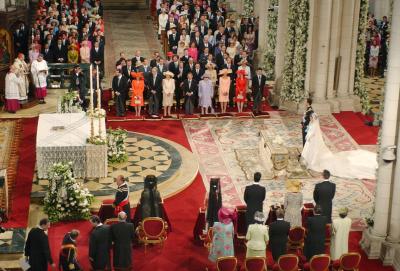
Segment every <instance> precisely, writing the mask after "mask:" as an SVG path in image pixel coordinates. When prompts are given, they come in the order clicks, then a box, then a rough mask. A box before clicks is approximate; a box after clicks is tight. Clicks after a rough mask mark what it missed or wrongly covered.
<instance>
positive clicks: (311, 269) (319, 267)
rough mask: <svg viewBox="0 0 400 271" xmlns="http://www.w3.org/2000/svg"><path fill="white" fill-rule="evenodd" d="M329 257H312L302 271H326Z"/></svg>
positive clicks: (322, 255) (321, 255)
mask: <svg viewBox="0 0 400 271" xmlns="http://www.w3.org/2000/svg"><path fill="white" fill-rule="evenodd" d="M330 263H331V257H330V256H329V255H327V254H320V255H314V256H313V257H312V258H311V260H310V262H308V263H306V264H305V265H304V271H328V270H329V266H330Z"/></svg>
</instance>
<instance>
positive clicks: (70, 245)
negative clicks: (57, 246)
mask: <svg viewBox="0 0 400 271" xmlns="http://www.w3.org/2000/svg"><path fill="white" fill-rule="evenodd" d="M78 236H79V231H78V230H72V231H70V232H68V233H67V234H66V235H65V236H64V239H63V241H62V246H61V251H60V260H59V265H60V267H61V268H62V270H63V271H72V270H82V268H81V267H80V265H79V263H78V259H77V247H76V238H77V237H78Z"/></svg>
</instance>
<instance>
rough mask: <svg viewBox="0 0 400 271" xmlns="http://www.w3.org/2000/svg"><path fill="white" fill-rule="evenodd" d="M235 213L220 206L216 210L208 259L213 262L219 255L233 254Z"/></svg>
mask: <svg viewBox="0 0 400 271" xmlns="http://www.w3.org/2000/svg"><path fill="white" fill-rule="evenodd" d="M235 219H236V214H235V213H234V212H233V211H231V210H230V209H228V208H225V207H222V208H221V209H219V211H218V220H219V222H215V223H214V225H213V240H212V247H211V250H210V254H209V255H208V259H209V260H210V261H212V262H215V261H216V260H217V259H218V258H219V257H225V256H234V255H235V253H234V250H233V234H234V230H233V221H234V220H235Z"/></svg>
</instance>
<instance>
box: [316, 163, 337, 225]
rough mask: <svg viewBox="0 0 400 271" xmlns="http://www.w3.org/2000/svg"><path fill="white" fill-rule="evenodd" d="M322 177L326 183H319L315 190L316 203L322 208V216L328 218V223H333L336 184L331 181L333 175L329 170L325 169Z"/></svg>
mask: <svg viewBox="0 0 400 271" xmlns="http://www.w3.org/2000/svg"><path fill="white" fill-rule="evenodd" d="M322 176H323V177H324V181H323V182H321V183H317V184H316V185H315V188H314V194H313V196H314V201H315V203H316V204H317V205H319V206H321V209H322V215H323V216H325V217H326V218H327V221H328V223H332V200H333V198H334V197H335V192H336V184H334V183H332V182H331V181H330V180H329V178H330V177H331V173H330V172H329V171H328V170H326V169H325V170H324V171H323V172H322Z"/></svg>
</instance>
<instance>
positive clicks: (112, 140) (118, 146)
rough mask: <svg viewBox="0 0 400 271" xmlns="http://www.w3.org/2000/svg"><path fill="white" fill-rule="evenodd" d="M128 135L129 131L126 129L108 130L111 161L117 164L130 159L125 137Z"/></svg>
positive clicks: (109, 159) (108, 154)
mask: <svg viewBox="0 0 400 271" xmlns="http://www.w3.org/2000/svg"><path fill="white" fill-rule="evenodd" d="M127 137H128V133H127V131H126V130H122V129H115V130H113V129H109V130H107V148H108V150H107V156H108V162H109V163H111V164H116V163H123V162H126V161H128V154H127V153H126V147H125V139H126V138H127Z"/></svg>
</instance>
